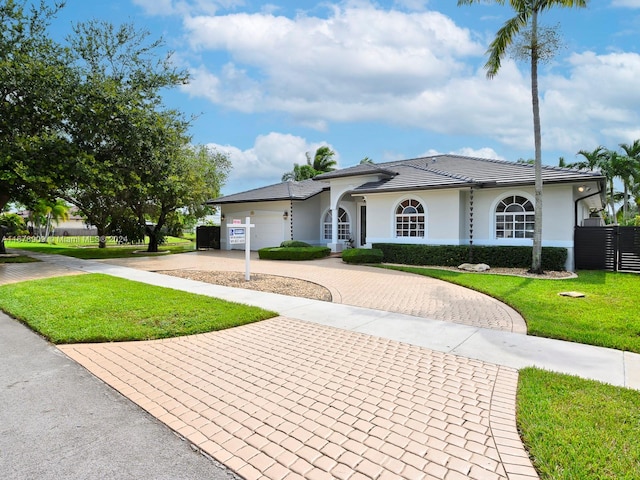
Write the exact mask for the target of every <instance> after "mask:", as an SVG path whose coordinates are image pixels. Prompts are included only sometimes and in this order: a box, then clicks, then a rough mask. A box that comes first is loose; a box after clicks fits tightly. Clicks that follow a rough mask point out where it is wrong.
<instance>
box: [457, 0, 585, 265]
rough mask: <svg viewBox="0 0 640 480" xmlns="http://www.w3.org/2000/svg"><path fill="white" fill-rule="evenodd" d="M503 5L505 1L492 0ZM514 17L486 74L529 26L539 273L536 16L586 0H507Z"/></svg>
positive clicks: (467, 0)
mask: <svg viewBox="0 0 640 480" xmlns="http://www.w3.org/2000/svg"><path fill="white" fill-rule="evenodd" d="M482 1H485V0H458V5H471V4H473V3H480V2H482ZM494 2H495V3H497V4H499V5H504V4H505V0H494ZM509 4H510V5H511V8H512V9H513V10H514V12H515V16H514V17H513V18H510V19H509V20H507V21H506V22H505V24H504V25H503V26H502V28H500V30H498V32H497V33H496V37H495V38H494V39H493V41H492V42H491V45H490V46H489V50H488V51H487V53H488V54H489V59H488V60H487V62H486V64H485V69H486V70H487V77H488V78H493V77H495V76H496V75H497V73H498V71H499V70H500V66H501V63H502V59H503V58H504V56H505V55H506V53H507V50H508V48H509V47H510V46H511V45H512V44H513V43H514V40H515V38H516V37H517V35H518V34H519V33H521V32H522V31H523V30H524V29H525V28H526V27H528V26H530V27H531V31H530V35H529V36H528V40H529V45H528V52H529V55H530V58H531V104H532V109H533V136H534V144H535V164H534V171H535V227H534V234H533V251H532V258H531V272H534V273H542V135H541V134H540V98H539V95H538V62H539V60H540V58H541V52H540V47H541V45H540V43H539V41H538V15H539V14H540V13H542V12H544V11H545V10H550V9H551V8H552V7H566V8H571V7H586V6H587V0H509Z"/></svg>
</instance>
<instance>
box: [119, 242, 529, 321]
mask: <svg viewBox="0 0 640 480" xmlns="http://www.w3.org/2000/svg"><path fill="white" fill-rule="evenodd" d="M107 262H108V263H110V264H114V265H122V266H127V267H132V268H138V269H143V270H153V271H157V270H174V269H180V270H210V271H234V272H244V269H245V261H244V252H240V251H209V252H194V253H189V254H182V255H171V256H164V257H144V258H138V259H113V260H108V261H107ZM251 272H253V273H264V274H271V275H281V276H285V277H292V278H299V279H302V280H307V281H310V282H314V283H317V284H319V285H322V286H324V287H326V288H328V289H329V291H330V292H331V295H332V297H333V302H334V303H342V304H346V305H354V306H358V307H365V308H373V309H376V310H384V311H388V312H396V313H403V314H407V315H414V316H417V317H423V318H431V319H435V320H443V321H446V322H454V323H460V324H465V325H471V326H474V327H480V328H492V329H497V330H504V331H508V332H514V333H526V331H527V326H526V323H525V321H524V319H523V318H522V316H520V315H519V314H518V312H516V311H515V310H514V309H512V308H511V307H509V306H507V305H505V304H504V303H502V302H499V301H497V300H495V299H494V298H491V297H489V296H488V295H483V294H481V293H478V292H475V291H472V290H469V289H467V288H463V287H460V286H457V285H452V284H450V283H446V282H443V281H440V280H436V279H433V278H429V277H423V276H419V275H414V274H410V273H404V272H398V271H393V270H384V269H381V268H375V267H366V266H359V265H347V264H345V263H344V262H342V260H341V259H339V258H326V259H322V260H316V261H312V262H284V261H273V260H260V259H258V258H257V254H256V253H253V254H252V260H251Z"/></svg>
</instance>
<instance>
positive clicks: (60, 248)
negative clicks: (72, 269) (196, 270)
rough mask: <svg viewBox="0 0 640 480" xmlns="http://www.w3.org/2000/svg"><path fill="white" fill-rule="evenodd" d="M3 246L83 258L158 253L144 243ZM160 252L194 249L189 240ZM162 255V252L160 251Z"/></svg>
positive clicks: (29, 243) (18, 243)
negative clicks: (104, 245)
mask: <svg viewBox="0 0 640 480" xmlns="http://www.w3.org/2000/svg"><path fill="white" fill-rule="evenodd" d="M5 246H6V247H7V248H10V249H20V250H24V251H26V252H36V253H47V254H54V255H67V256H69V257H75V258H82V259H84V260H91V259H105V258H127V257H131V258H132V257H140V256H145V255H158V254H155V253H146V249H147V246H146V245H115V244H108V245H107V247H106V248H98V246H97V243H84V242H64V243H39V242H34V243H31V242H16V241H5ZM159 250H160V251H161V252H164V251H168V252H169V254H173V253H185V252H192V251H194V244H193V243H192V242H190V241H184V240H183V241H181V242H176V243H168V244H165V245H161V246H160V247H159ZM160 255H162V253H160Z"/></svg>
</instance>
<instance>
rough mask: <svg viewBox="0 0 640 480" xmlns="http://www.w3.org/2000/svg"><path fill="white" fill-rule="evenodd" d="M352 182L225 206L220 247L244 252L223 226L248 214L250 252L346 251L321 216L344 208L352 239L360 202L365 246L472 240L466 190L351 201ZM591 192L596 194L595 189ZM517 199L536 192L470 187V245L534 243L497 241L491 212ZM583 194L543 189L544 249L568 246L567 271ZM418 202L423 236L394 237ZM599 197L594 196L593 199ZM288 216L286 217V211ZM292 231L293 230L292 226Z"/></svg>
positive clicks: (584, 209)
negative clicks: (293, 246)
mask: <svg viewBox="0 0 640 480" xmlns="http://www.w3.org/2000/svg"><path fill="white" fill-rule="evenodd" d="M353 180H354V179H341V181H339V182H337V183H336V184H335V185H334V182H335V181H333V182H332V189H333V188H334V187H336V190H333V191H332V192H322V193H321V194H319V195H316V196H315V197H312V198H310V199H309V200H306V201H298V202H289V201H288V200H287V201H276V202H257V203H246V204H232V205H223V206H222V212H223V213H224V214H225V221H224V222H221V224H222V227H223V230H222V235H221V237H222V238H221V248H222V249H229V248H237V249H243V248H244V246H242V245H237V246H233V247H232V246H230V245H227V243H228V234H227V233H226V232H227V227H226V224H227V223H231V222H232V219H233V218H238V219H241V220H242V222H244V219H245V217H246V216H250V217H251V219H252V223H255V224H256V225H257V226H258V227H259V228H255V229H252V237H251V248H252V249H258V248H262V247H264V246H276V245H279V244H280V243H281V242H282V241H283V240H289V239H294V240H301V241H304V242H307V243H309V244H312V245H328V246H330V247H332V249H334V250H337V251H339V250H341V249H342V248H344V243H341V242H339V243H338V244H336V245H333V244H332V243H331V241H330V240H327V239H324V238H323V237H324V228H323V227H324V223H323V220H324V216H325V214H326V213H327V211H328V209H329V208H331V207H332V205H335V204H337V205H338V206H340V207H342V208H344V209H345V210H346V211H347V213H348V215H349V221H350V227H351V237H352V238H354V239H355V238H356V236H357V235H358V228H359V225H358V202H362V201H363V200H364V201H365V202H366V207H367V219H366V220H367V221H366V223H367V236H366V244H367V245H368V246H370V245H371V244H372V243H415V244H428V245H467V244H469V241H470V229H469V220H470V213H471V212H470V209H469V199H470V189H469V188H464V189H456V190H447V189H442V190H427V191H410V192H392V193H377V194H367V195H365V196H364V198H363V197H361V196H358V197H352V196H351V195H350V194H349V193H348V192H349V191H350V190H351V189H352V188H354V186H357V184H355V185H354V184H353ZM593 191H596V190H595V189H594V190H593ZM509 195H518V196H522V197H525V198H527V199H529V200H530V201H531V202H532V203H535V202H534V188H533V187H532V186H531V187H518V188H508V189H502V188H486V189H478V188H477V189H474V204H473V207H474V208H473V243H474V245H504V246H510V245H524V246H530V245H532V240H531V239H501V238H496V235H495V230H496V225H495V210H496V206H497V204H498V203H499V202H500V201H501V200H502V199H503V198H504V197H506V196H509ZM583 195H584V194H580V193H578V191H577V186H576V185H570V184H562V185H546V186H545V187H544V198H543V226H542V235H543V237H542V244H543V246H553V247H563V248H566V249H567V251H568V253H569V255H568V262H567V268H568V269H573V235H574V225H575V218H576V200H578V199H579V198H580V197H581V196H583ZM409 198H413V199H416V200H418V201H419V202H420V203H421V204H422V205H423V207H424V209H425V216H426V219H425V236H424V237H396V232H395V210H396V207H397V206H398V204H399V203H400V202H402V201H404V200H406V199H409ZM595 198H597V197H595ZM583 203H584V202H578V224H580V222H581V218H583V216H588V211H589V209H588V205H584V206H583V205H582V204H583ZM285 211H286V212H288V218H286V219H284V218H283V214H284V212H285ZM292 219H293V225H294V230H293V231H291V228H292V227H291V225H292Z"/></svg>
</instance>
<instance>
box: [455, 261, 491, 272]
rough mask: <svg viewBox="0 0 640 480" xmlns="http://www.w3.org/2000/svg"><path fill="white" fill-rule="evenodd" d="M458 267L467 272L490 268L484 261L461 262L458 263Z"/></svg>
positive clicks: (483, 270)
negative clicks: (460, 263)
mask: <svg viewBox="0 0 640 480" xmlns="http://www.w3.org/2000/svg"><path fill="white" fill-rule="evenodd" d="M458 268H459V269H460V270H465V271H467V272H486V271H487V270H489V269H491V267H490V266H489V265H487V264H486V263H463V264H462V265H458Z"/></svg>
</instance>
